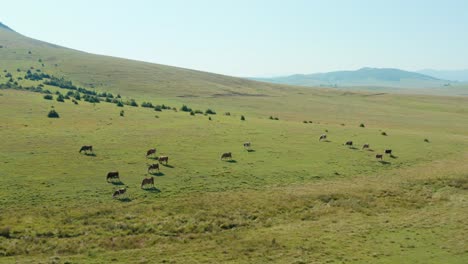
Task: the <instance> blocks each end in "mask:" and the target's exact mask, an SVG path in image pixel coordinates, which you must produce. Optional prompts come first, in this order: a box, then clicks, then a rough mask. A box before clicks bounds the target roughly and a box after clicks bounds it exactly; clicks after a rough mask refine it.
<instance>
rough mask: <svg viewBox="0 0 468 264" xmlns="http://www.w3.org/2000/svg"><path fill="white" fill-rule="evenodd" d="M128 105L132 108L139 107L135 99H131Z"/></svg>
mask: <svg viewBox="0 0 468 264" xmlns="http://www.w3.org/2000/svg"><path fill="white" fill-rule="evenodd" d="M127 104H128V105H130V106H134V107H138V104H137V102H136V101H135V99H130V101H129V102H127Z"/></svg>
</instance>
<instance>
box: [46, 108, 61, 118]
mask: <svg viewBox="0 0 468 264" xmlns="http://www.w3.org/2000/svg"><path fill="white" fill-rule="evenodd" d="M47 117H48V118H59V117H60V116H59V114H58V113H57V111H55V110H54V109H52V110H50V111H49V113H48V114H47Z"/></svg>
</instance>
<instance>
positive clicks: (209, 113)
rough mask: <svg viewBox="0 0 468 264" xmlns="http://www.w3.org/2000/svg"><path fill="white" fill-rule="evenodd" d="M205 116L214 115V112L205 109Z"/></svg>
mask: <svg viewBox="0 0 468 264" xmlns="http://www.w3.org/2000/svg"><path fill="white" fill-rule="evenodd" d="M205 114H207V115H216V112H215V111H214V110H212V109H210V108H208V109H206V111H205Z"/></svg>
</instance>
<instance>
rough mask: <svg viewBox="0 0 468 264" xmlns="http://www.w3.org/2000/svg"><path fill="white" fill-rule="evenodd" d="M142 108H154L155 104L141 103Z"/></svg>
mask: <svg viewBox="0 0 468 264" xmlns="http://www.w3.org/2000/svg"><path fill="white" fill-rule="evenodd" d="M141 107H146V108H153V107H154V106H153V104H152V103H149V102H143V103H141Z"/></svg>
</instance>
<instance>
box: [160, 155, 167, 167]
mask: <svg viewBox="0 0 468 264" xmlns="http://www.w3.org/2000/svg"><path fill="white" fill-rule="evenodd" d="M164 161H165V162H166V165H167V163H168V162H169V157H168V156H159V158H158V162H159V163H163V162H164Z"/></svg>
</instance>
